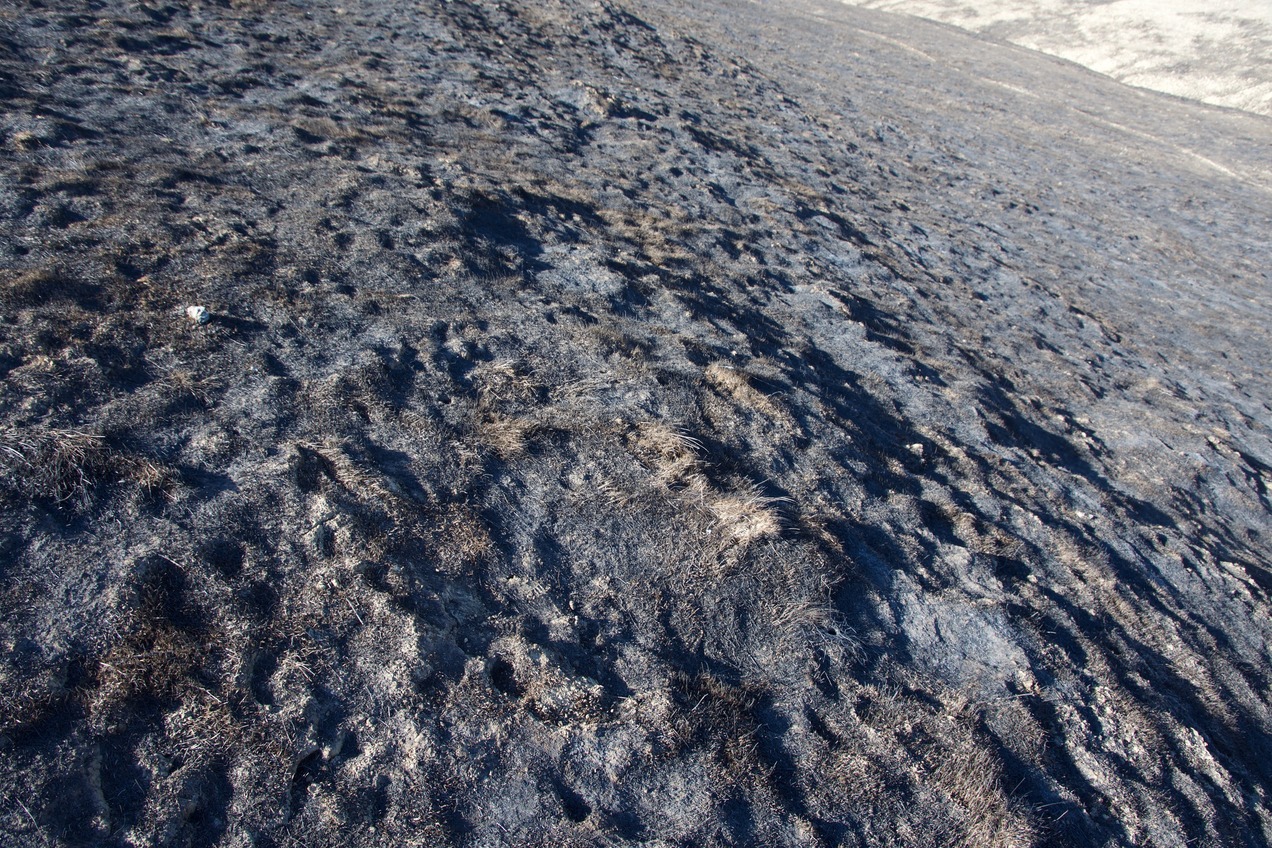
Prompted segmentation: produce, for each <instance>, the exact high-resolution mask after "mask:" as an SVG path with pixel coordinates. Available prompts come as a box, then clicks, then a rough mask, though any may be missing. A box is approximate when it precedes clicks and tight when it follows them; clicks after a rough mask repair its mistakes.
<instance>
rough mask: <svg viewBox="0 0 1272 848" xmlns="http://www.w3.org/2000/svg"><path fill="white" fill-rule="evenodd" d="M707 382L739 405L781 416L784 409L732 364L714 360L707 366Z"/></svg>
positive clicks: (773, 415) (766, 413) (771, 415)
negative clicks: (779, 407)
mask: <svg viewBox="0 0 1272 848" xmlns="http://www.w3.org/2000/svg"><path fill="white" fill-rule="evenodd" d="M706 378H707V382H708V383H710V384H711V385H712V386H713V387H714V388H715V389H716V390H717V391H719V392H720V393H721V394H723V395H725V396H726V397H730V398H733V400H734V401H735V402H737V404H738V405H739V406H742V407H745V408H747V409H755V410H758V411H760V412H762V413H764V414H765V415H768V416H770V417H779V416H781V415H782V411H781V410H780V409H778V407H777V405H776V404H775V403H773V401H772V400H770V399H769V397H768V396H767V395H765V394H763V393H762V392H760V391H759V390H758V389H756V388H755V387H754V386H752V385H751V381H750V379H749V378H748V377H747V375H746V374H745V373H744V372H742V371H740V370H739V369H737V368H734V367H733V366H731V365H725V364H724V363H722V362H714V363H712V364H711V365H709V366H707V370H706Z"/></svg>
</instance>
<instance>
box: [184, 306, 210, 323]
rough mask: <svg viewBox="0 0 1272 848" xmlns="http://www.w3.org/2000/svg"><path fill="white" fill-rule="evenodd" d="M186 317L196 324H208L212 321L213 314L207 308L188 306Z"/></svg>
mask: <svg viewBox="0 0 1272 848" xmlns="http://www.w3.org/2000/svg"><path fill="white" fill-rule="evenodd" d="M186 317H187V318H189V319H190V320H191V321H193V322H194V323H196V324H206V323H208V322H209V321H211V320H212V313H211V312H209V311H208V308H207V307H206V306H187V307H186Z"/></svg>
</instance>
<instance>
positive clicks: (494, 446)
mask: <svg viewBox="0 0 1272 848" xmlns="http://www.w3.org/2000/svg"><path fill="white" fill-rule="evenodd" d="M537 429H538V425H537V424H535V422H533V421H529V420H527V419H525V418H505V417H503V416H501V415H492V416H490V417H489V418H487V419H486V420H485V421H483V422H482V423H481V425H480V428H479V433H480V437H481V441H482V443H483V444H485V445H486V447H488V448H490V449H491V450H492V451H494V452H495V455H496V456H498V457H499V458H500V459H502V460H512V459H517V458H519V457H522V456H525V455H526V452H527V451H528V450H529V443H530V436H532V435H533V434H534V432H535V431H536V430H537Z"/></svg>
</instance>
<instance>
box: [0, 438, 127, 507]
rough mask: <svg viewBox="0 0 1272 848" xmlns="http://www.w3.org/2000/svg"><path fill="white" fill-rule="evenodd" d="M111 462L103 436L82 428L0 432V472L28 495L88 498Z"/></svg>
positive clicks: (60, 500) (73, 499)
mask: <svg viewBox="0 0 1272 848" xmlns="http://www.w3.org/2000/svg"><path fill="white" fill-rule="evenodd" d="M109 465H110V452H109V451H108V450H107V449H106V447H105V445H104V444H103V441H102V438H101V437H100V436H96V435H93V434H91V433H85V432H83V431H80V430H43V431H36V430H27V431H18V430H12V429H7V430H4V431H0V475H2V478H3V481H4V483H5V484H7V485H8V486H9V487H10V488H12V489H14V490H16V491H18V492H21V493H22V494H24V495H26V496H27V497H31V498H40V499H44V500H51V501H53V502H54V503H59V504H62V503H68V502H78V503H82V502H84V501H85V500H87V497H88V492H89V490H90V489H91V488H92V486H93V484H94V482H95V480H96V478H97V477H98V476H99V475H100V474H101V473H102V472H103V471H105V470H107V469H108V467H109Z"/></svg>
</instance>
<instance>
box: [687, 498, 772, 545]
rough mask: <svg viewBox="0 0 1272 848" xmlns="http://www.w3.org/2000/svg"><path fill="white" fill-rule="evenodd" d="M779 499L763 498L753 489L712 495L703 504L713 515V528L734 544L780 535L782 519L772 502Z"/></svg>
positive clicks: (748, 542) (749, 542) (743, 543)
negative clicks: (737, 492) (739, 492)
mask: <svg viewBox="0 0 1272 848" xmlns="http://www.w3.org/2000/svg"><path fill="white" fill-rule="evenodd" d="M781 500H782V499H781V498H768V497H764V496H763V495H761V494H760V493H759V491H758V490H756V489H754V488H753V489H752V490H751V491H749V492H745V493H742V494H715V495H711V496H709V497H708V498H707V499H706V502H705V505H706V508H707V511H708V512H710V513H711V515H712V516H714V517H715V521H716V523H715V526H714V527H713V528H712V531H713V532H714V533H716V534H717V535H718V536H719V537H721V538H722V539H723V540H724V542H725V543H726V544H727V545H728V546H729V547H733V546H746V545H749V544H751V543H752V542H758V541H760V540H761V539H772V538H775V537H777V536H778V535H780V534H781V532H782V522H781V517H780V515H779V514H778V511H777V509H776V507H775V506H774V505H775V504H776V503H778V502H780V501H781Z"/></svg>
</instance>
